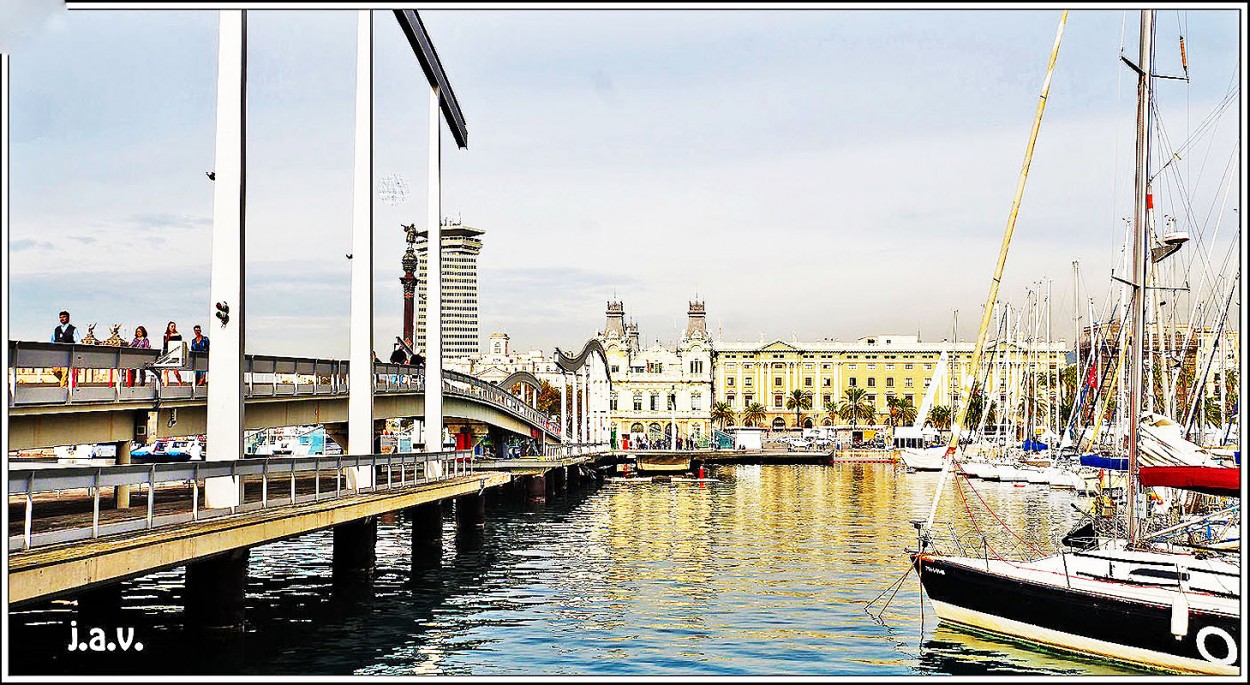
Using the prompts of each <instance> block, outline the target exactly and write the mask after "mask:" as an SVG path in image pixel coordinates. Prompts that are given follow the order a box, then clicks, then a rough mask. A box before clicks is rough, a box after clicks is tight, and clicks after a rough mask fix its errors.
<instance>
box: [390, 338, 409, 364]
mask: <svg viewBox="0 0 1250 685" xmlns="http://www.w3.org/2000/svg"><path fill="white" fill-rule="evenodd" d="M391 363H392V364H407V363H408V353H407V352H404V346H403V345H400V344H399V341H398V340H396V341H395V349H394V350H393V351H392V352H391Z"/></svg>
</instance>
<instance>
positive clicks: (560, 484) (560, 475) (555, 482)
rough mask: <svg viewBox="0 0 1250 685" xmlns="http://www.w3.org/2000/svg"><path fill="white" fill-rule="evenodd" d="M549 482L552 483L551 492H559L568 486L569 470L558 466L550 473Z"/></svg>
mask: <svg viewBox="0 0 1250 685" xmlns="http://www.w3.org/2000/svg"><path fill="white" fill-rule="evenodd" d="M547 480H548V481H549V482H550V483H551V491H552V492H553V493H554V492H559V491H561V490H563V489H565V488H566V487H567V486H568V469H566V468H565V467H563V466H557V467H556V468H554V469H552V470H551V472H550V477H549V478H547Z"/></svg>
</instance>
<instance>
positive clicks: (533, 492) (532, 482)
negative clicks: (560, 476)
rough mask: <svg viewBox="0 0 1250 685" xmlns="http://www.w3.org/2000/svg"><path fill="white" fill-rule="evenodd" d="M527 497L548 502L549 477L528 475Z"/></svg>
mask: <svg viewBox="0 0 1250 685" xmlns="http://www.w3.org/2000/svg"><path fill="white" fill-rule="evenodd" d="M525 498H526V499H527V500H529V501H531V502H546V501H547V479H546V478H545V477H543V476H527V477H526V482H525Z"/></svg>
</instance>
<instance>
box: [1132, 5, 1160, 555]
mask: <svg viewBox="0 0 1250 685" xmlns="http://www.w3.org/2000/svg"><path fill="white" fill-rule="evenodd" d="M1153 39H1154V10H1142V13H1141V40H1140V43H1141V48H1140V52H1139V55H1138V63H1137V67H1138V70H1139V72H1138V79H1137V170H1136V173H1135V175H1134V183H1133V197H1134V200H1135V201H1136V203H1135V204H1136V206H1135V207H1134V208H1133V270H1132V272H1131V273H1132V281H1133V306H1132V310H1131V311H1132V325H1131V328H1130V329H1129V330H1130V332H1131V334H1132V335H1131V337H1130V338H1129V340H1128V343H1129V344H1130V345H1132V356H1131V358H1130V365H1129V393H1128V412H1127V414H1126V416H1125V418H1126V419H1127V420H1128V478H1126V479H1125V495H1126V499H1127V508H1128V540H1129V544H1130V546H1131V545H1133V544H1135V543H1136V542H1137V453H1138V450H1137V441H1138V433H1139V431H1138V428H1139V427H1140V425H1141V388H1142V367H1143V364H1144V362H1145V358H1144V354H1143V352H1144V351H1145V339H1144V338H1145V335H1144V334H1145V325H1144V322H1145V319H1146V266H1147V261H1146V260H1147V254H1148V253H1147V247H1148V245H1149V243H1148V242H1147V241H1146V237H1147V236H1146V231H1147V230H1149V226H1148V225H1147V222H1146V218H1147V213H1148V212H1149V208H1150V205H1151V204H1152V203H1151V198H1150V195H1149V192H1148V184H1149V177H1150V174H1149V169H1148V166H1149V163H1150V92H1151V72H1152V69H1153V68H1154V67H1153V64H1152V57H1153V56H1154V47H1153V45H1152V41H1153Z"/></svg>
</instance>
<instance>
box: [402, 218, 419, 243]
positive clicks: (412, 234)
mask: <svg viewBox="0 0 1250 685" xmlns="http://www.w3.org/2000/svg"><path fill="white" fill-rule="evenodd" d="M399 226H400V228H402V229H404V231H405V233H407V236H406V240H407V241H408V244H409V245H412V244H413V243H415V242H417V225H416V224H415V223H411V224H408V225H406V226H405V225H404V224H400V225H399Z"/></svg>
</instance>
